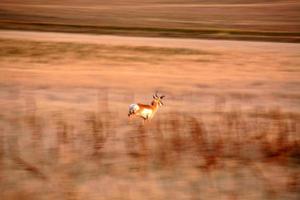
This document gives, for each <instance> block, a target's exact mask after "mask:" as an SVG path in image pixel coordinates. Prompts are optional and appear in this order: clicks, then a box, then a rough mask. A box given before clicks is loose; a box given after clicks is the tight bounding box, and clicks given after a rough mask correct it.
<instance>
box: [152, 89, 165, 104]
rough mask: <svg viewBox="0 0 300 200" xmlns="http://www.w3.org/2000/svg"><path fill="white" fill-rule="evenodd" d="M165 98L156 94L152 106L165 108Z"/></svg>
mask: <svg viewBox="0 0 300 200" xmlns="http://www.w3.org/2000/svg"><path fill="white" fill-rule="evenodd" d="M164 97H165V96H164V95H162V96H158V94H157V92H156V93H155V95H153V101H152V105H154V104H157V105H159V106H163V105H164V104H163V102H162V99H163V98H164Z"/></svg>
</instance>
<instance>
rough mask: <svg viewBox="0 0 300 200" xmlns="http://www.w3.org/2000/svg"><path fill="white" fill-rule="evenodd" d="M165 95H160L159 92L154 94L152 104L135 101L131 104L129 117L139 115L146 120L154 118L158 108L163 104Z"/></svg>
mask: <svg viewBox="0 0 300 200" xmlns="http://www.w3.org/2000/svg"><path fill="white" fill-rule="evenodd" d="M164 97H165V96H160V97H159V96H158V95H157V93H156V94H155V95H153V100H152V102H151V105H145V104H140V103H134V104H131V105H130V106H129V112H128V117H131V116H132V115H133V116H139V117H141V118H143V119H144V121H145V120H149V119H152V118H153V116H154V115H155V113H156V112H157V110H158V108H159V107H160V106H162V105H164V104H163V102H162V101H161V100H162V99H163V98H164Z"/></svg>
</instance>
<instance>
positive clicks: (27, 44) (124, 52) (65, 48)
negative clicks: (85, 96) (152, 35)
mask: <svg viewBox="0 0 300 200" xmlns="http://www.w3.org/2000/svg"><path fill="white" fill-rule="evenodd" d="M0 47H1V48H0V58H1V59H10V58H12V59H16V58H28V59H30V60H31V62H49V63H51V62H57V61H60V60H64V59H66V58H72V57H74V58H77V59H78V58H79V59H80V60H86V61H87V60H90V59H105V60H109V61H111V60H114V61H127V62H152V61H157V60H164V59H169V58H170V56H171V57H174V56H207V55H208V56H209V55H216V54H217V53H215V52H211V51H204V50H195V49H189V48H168V47H151V46H136V47H134V46H118V45H115V46H112V45H100V44H99V45H98V44H80V43H71V42H70V43H69V42H39V41H26V40H10V39H0ZM200 62H201V61H200Z"/></svg>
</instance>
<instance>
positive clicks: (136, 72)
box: [0, 30, 300, 199]
mask: <svg viewBox="0 0 300 200" xmlns="http://www.w3.org/2000/svg"><path fill="white" fill-rule="evenodd" d="M0 38H1V39H0V41H1V42H0V44H1V48H0V66H1V67H0V87H1V90H0V96H1V101H0V108H1V114H0V119H1V120H0V127H1V129H0V152H1V153H0V169H1V170H0V177H1V178H0V191H1V192H0V194H1V199H298V198H299V195H300V194H299V191H300V190H299V189H300V188H299V187H300V186H299V181H300V180H299V179H300V168H299V164H300V135H299V119H300V96H299V87H300V84H299V75H300V71H299V70H300V69H299V66H300V65H299V64H300V59H299V58H300V57H299V52H300V46H299V44H293V43H267V42H243V41H222V40H218V41H214V40H193V39H168V38H143V37H124V36H104V35H103V36H101V35H88V34H70V33H41V32H23V31H4V30H2V31H0ZM155 91H158V92H159V94H164V95H166V98H165V100H164V103H165V105H164V106H163V107H162V108H160V110H159V111H158V113H157V114H156V116H155V117H154V119H153V120H152V121H151V122H146V123H145V125H143V123H142V120H141V119H139V118H135V119H131V120H129V119H128V117H127V112H128V105H129V104H131V103H133V102H141V103H150V101H151V99H152V94H153V93H154V92H155Z"/></svg>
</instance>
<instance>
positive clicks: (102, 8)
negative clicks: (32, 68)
mask: <svg viewBox="0 0 300 200" xmlns="http://www.w3.org/2000/svg"><path fill="white" fill-rule="evenodd" d="M299 10H300V2H299V1H298V0H222V1H217V0H142V1H139V0H122V1H120V0H111V1H104V0H88V1H86V0H76V1H72V0H52V1H44V0H22V1H21V0H1V2H0V28H1V29H15V30H19V29H26V30H39V31H58V32H77V33H78V32H79V33H80V32H85V33H97V34H114V35H132V36H156V37H162V36H163V37H181V38H186V37H189V38H218V39H235V40H264V41H285V42H300V12H299Z"/></svg>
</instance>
